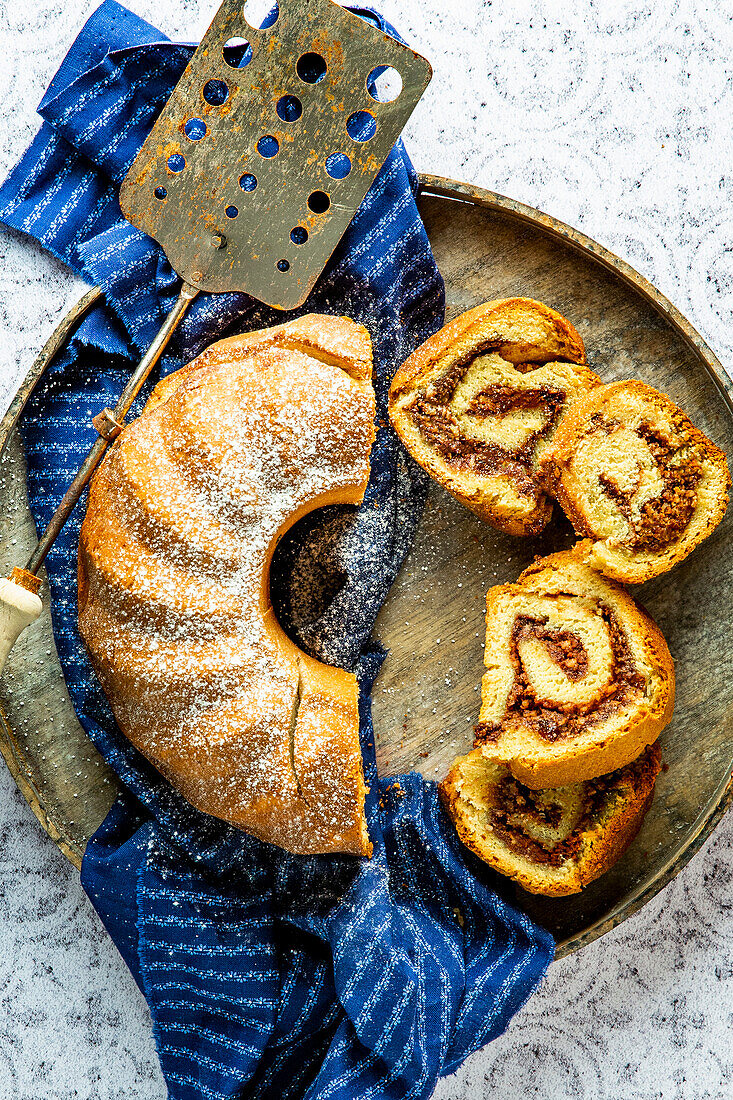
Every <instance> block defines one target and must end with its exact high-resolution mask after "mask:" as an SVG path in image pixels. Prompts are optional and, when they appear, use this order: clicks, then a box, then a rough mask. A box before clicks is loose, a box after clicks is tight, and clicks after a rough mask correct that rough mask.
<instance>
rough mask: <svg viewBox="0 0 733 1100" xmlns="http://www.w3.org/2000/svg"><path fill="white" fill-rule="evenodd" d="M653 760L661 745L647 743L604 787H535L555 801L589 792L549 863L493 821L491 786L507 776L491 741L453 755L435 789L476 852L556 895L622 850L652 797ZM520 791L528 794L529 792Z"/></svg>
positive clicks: (538, 890)
mask: <svg viewBox="0 0 733 1100" xmlns="http://www.w3.org/2000/svg"><path fill="white" fill-rule="evenodd" d="M660 766H661V753H660V750H659V746H658V745H657V744H654V745H651V746H649V747H648V748H647V749H646V750H645V751H644V753H643V754H642V755H641V756H640V757H639V759H637V760H636V761H634V762H632V763H631V764H628V765H627V766H626V767H625V768H623V769H621V770H620V771H619V772H616V773H615V774H613V775H611V776H608V777H606V779H605V783H604V786H603V789H601V790H598V787H597V785H596V791H595V793H593V794H590V795H588V794H586V790H587V788H588V786H589V785H588V784H586V783H581V784H579V785H577V786H575V787H565V788H562V789H561V790H559V791H557V792H556V791H553V790H544V791H542V792H541V793H542V795H543V796H544V798H545V799H546V800H547V801H548V802H550V803H552V800H553V797H554V796H555V797H557V798H558V800H559V801H560V802H563V801H567V800H569V799H572V798H576V799H580V800H581V801H582V800H583V799H588V800H589V801H590V800H595V804H594V805H593V812H592V814H591V815H589V816H586V817H585V818H582V819H581V820H580V822H579V823H578V825H577V826H575V827H573V828H572V829H570V830H569V832H568V838H570V840H571V841H574V845H573V846H572V847H571V848H570V851H569V852H568V854H567V856H566V857H565V858H564V859H561V860H558V861H557V865H555V866H552V865H550V864H548V863H544V862H535V861H534V860H533V859H532V858H530V857H529V856H528V855H527V854H522V852H521V847H520V848H519V849H518V850H517V849H516V848H513V847H512V846H511V845H510V844H509V843H507V841H506V839H505V838H504V836H503V835H502V832H501V829H500V828H498V827H497V822H496V819H495V818H494V817H493V812H494V811H493V809H492V805H494V806H495V805H496V800H495V798H494V797H493V796H492V791H494V790H495V789H496V788H497V786H498V784H500V783H501V782H502V781H504V780H505V779H506V776H507V775H508V769H507V767H506V765H504V764H502V763H501V762H497V761H496V760H495V759H494V758H493V756H492V749H491V746H488V745H484V746H479V747H478V748H476V749H474V750H473V752H471V753H469V754H468V755H467V756H464V757H460V758H459V759H458V760H456V761H455V763H454V765H453V767H452V768H451V771H450V772H449V774H448V776H447V777H446V778H445V780H444V781H443V782H442V783H441V785H440V796H441V801H442V803H443V805H444V807H445V809H446V811H447V813H448V815H449V816H450V818H451V820H452V821H453V823H454V825H455V827H456V831H457V833H458V836H459V837H460V839H461V841H462V842H463V844H465V845H466V847H467V848H469V849H470V850H471V851H472V852H474V853H475V855H477V856H478V857H479V858H480V859H482V860H484V862H486V863H488V864H489V866H491V867H493V868H494V869H495V870H496V871H499V872H500V873H501V874H503V875H506V876H507V877H508V878H511V879H513V880H514V881H515V882H516V883H517V884H518V885H519V886H521V887H523V889H525V890H527V891H528V892H530V893H533V894H544V895H545V896H548V897H561V896H564V895H567V894H575V893H578V892H579V891H580V890H582V889H583V887H585V886H587V885H588V884H589V883H590V882H593V881H594V880H595V879H597V878H598V877H599V876H600V875H602V874H604V873H605V872H606V871H607V870H609V868H610V867H611V866H613V864H614V863H616V861H617V860H618V859H619V858H620V857H621V856H622V855H623V853H624V852H625V851H626V849H627V848H628V846H629V844H630V843H631V842H632V840H633V839H634V837H635V836H636V834H637V832H638V831H639V829H640V827H641V824H642V822H643V820H644V815H645V814H646V812H647V810H648V808H649V806H650V805H651V802H652V799H653V796H654V784H655V782H656V778H657V775H658V774H659V770H660ZM538 793H539V792H538ZM525 795H526V798H527V799H531V797H532V792H531V791H526V792H525ZM566 843H567V841H566ZM573 847H574V848H575V849H576V850H575V851H573ZM550 850H551V849H550Z"/></svg>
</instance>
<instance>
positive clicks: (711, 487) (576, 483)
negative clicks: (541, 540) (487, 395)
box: [543, 382, 730, 584]
mask: <svg viewBox="0 0 733 1100" xmlns="http://www.w3.org/2000/svg"><path fill="white" fill-rule="evenodd" d="M543 468H544V474H545V480H546V484H547V486H548V488H549V489H550V490H551V492H552V493H553V494H554V495H555V496H556V497H557V499H558V501H559V502H560V504H561V505H562V507H563V509H564V510H565V512H566V513H567V515H568V517H569V519H570V521H571V523H572V524H573V526H574V527H575V530H576V531H577V532H578V534H580V535H586V536H588V537H589V538H590V539H591V540H592V542H591V544H589V546H588V551H589V553H588V560H589V562H590V564H591V565H593V566H595V568H596V569H600V570H601V571H602V572H604V573H605V574H606V575H607V576H609V577H613V578H614V579H615V580H619V581H624V582H625V583H630V584H640V583H642V582H643V581H647V580H650V579H651V578H652V577H656V576H658V575H659V574H660V573H666V572H667V571H668V570H669V569H671V568H672V567H673V566H674V565H676V564H677V563H678V562H680V561H682V560H683V559H684V558H686V557H687V555H688V554H689V553H690V552H691V551H692V550H693V549H694V548H695V547H696V546H697V545H698V544H699V543H701V542H702V541H703V539H705V538H707V536H708V535H709V534H710V533H711V532H712V531H714V530H715V528H716V527H717V526H718V524H719V523H720V521H721V519H722V518H723V515H724V514H725V510H726V507H727V504H728V493H729V490H730V473H729V471H728V463H727V461H726V457H725V455H724V454H723V452H722V451H721V450H719V449H718V448H717V447H716V446H715V445H714V444H713V443H711V442H710V440H709V439H708V438H707V436H705V435H703V433H702V432H701V431H699V430H698V429H697V428H696V427H695V426H694V424H692V423H691V421H690V420H689V419H688V417H687V416H686V415H685V413H684V412H682V410H681V409H680V408H678V407H677V405H675V403H674V401H672V400H671V399H670V398H669V397H667V396H666V395H665V394H663V393H659V392H658V391H657V390H655V389H652V387H651V386H647V385H645V383H643V382H614V383H612V384H611V385H608V386H598V387H596V388H595V389H594V390H592V391H590V392H587V393H584V394H581V395H579V399H578V400H577V401H576V402H575V403H574V404H573V406H572V408H571V409H570V410H569V411H568V414H567V416H565V417H564V418H563V421H562V423H561V424H560V425H559V426H558V429H557V432H556V434H555V437H554V439H553V442H552V444H551V446H550V447H549V448H548V449H547V450H546V452H545V454H544V455H543Z"/></svg>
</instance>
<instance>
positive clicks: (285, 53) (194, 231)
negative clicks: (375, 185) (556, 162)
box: [120, 0, 432, 309]
mask: <svg viewBox="0 0 733 1100" xmlns="http://www.w3.org/2000/svg"><path fill="white" fill-rule="evenodd" d="M276 10H277V18H276V19H274V20H273V21H271V20H270V19H267V20H265V25H264V26H262V27H260V28H253V27H251V26H249V25H248V23H247V22H246V19H245V16H244V14H243V7H242V2H241V0H225V2H224V3H223V4H222V6H221V7H220V8H219V11H218V12H217V14H216V16H215V18H214V21H213V23H212V24H211V26H210V27H209V29H208V31H207V32H206V35H205V37H204V39H203V41H202V42H201V45H200V46H199V48H198V49H197V50H196V52H195V54H194V55H193V57H192V58H191V61H190V62H189V64H188V67H187V68H186V71H185V72H184V74H183V76H182V77H181V79H180V81H179V82H178V84H177V85H176V88H175V90H174V92H173V94H172V95H171V97H170V99H169V100H168V103H167V104H166V106H165V107H164V108H163V111H162V113H161V115H160V116H159V118H158V120H157V122H156V124H155V126H154V127H153V129H152V131H151V133H150V135H149V136H148V138H147V140H146V141H145V144H144V145H143V147H142V149H141V150H140V153H139V154H138V156H137V157H136V159H135V161H134V163H133V165H132V167H131V168H130V171H129V173H128V175H127V177H126V179H125V181H124V183H123V185H122V189H121V192H120V204H121V206H122V211H123V213H124V215H125V217H126V218H127V219H128V220H129V221H130V222H132V224H133V225H136V226H137V227H138V228H139V229H142V230H144V231H145V232H146V233H148V234H149V235H150V236H151V237H154V238H155V239H156V240H157V241H158V242H159V243H160V244H161V245H162V246H163V249H164V250H165V253H166V255H167V257H168V259H169V260H170V262H171V264H172V266H173V267H174V268H175V270H176V271H177V272H178V274H179V275H181V276H182V278H183V279H184V280H185V281H186V282H187V283H189V284H190V285H191V286H194V287H196V288H198V289H200V290H206V291H212V292H219V291H231V290H239V291H246V292H247V293H249V294H251V295H253V296H254V297H255V298H258V299H259V300H260V301H263V302H266V303H267V304H268V305H270V306H276V307H280V308H283V309H292V308H294V307H296V306H299V305H302V304H303V302H304V301H305V299H306V297H307V296H308V292H309V291H310V290H311V288H312V286H313V284H314V283H315V281H316V279H317V278H318V276H319V275H320V274H321V272H322V271H323V268H324V267H325V265H326V263H327V261H328V258H329V256H330V255H331V253H332V252H333V250H334V248H335V247H336V245H337V244H338V241H339V240H340V238H341V236H342V235H343V233H344V230H345V229H346V227H347V226H348V224H349V222H350V221H351V219H352V217H353V216H354V213H355V212H356V210H357V208H358V207H359V205H360V203H361V202H362V200H363V198H364V196H365V195H366V193H367V190H368V189H369V186H370V185H371V183H372V181H373V180H374V177H375V176H376V174H377V172H378V171H379V169H380V167H381V166H382V164H383V163H384V161H385V159H386V157H387V155H388V153H389V151H390V149H391V148H392V146H393V145H394V143H395V141H396V140H397V138H398V136H399V134H400V132H401V130H402V129H403V127H404V125H405V123H406V122H407V119H408V118H409V116H410V114H411V113H412V111H413V109H414V107H415V105H416V103H417V101H418V100H419V98H420V96H421V95H422V93H423V92H424V90H425V88H426V87H427V85H428V83H429V81H430V77H431V73H432V71H431V68H430V65H429V63H428V62H427V61H426V60H425V58H423V57H421V56H420V55H419V54H416V53H415V52H414V51H413V50H411V49H409V48H408V47H406V46H403V45H402V44H401V43H400V42H397V41H396V40H395V39H394V38H391V37H389V35H386V34H384V33H383V32H382V31H381V30H379V28H378V27H376V26H373V25H372V24H371V23H368V22H366V20H364V19H361V18H359V17H358V16H356V15H352V14H351V12H348V11H345V10H344V9H343V8H341V7H340V6H339V5H338V4H336V3H334V2H333V0H282V3H281V4H280V5H279V9H276ZM385 70H386V73H389V76H391V77H392V83H391V84H390V82H389V80H388V79H387V76H386V73H385ZM400 84H401V87H400ZM395 91H396V92H397V93H398V94H396V95H394V93H395ZM393 96H394V98H392V97H393Z"/></svg>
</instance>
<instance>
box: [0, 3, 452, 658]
mask: <svg viewBox="0 0 733 1100" xmlns="http://www.w3.org/2000/svg"><path fill="white" fill-rule="evenodd" d="M247 10H248V5H247V4H245V5H244V6H243V0H224V3H223V4H222V5H221V7H220V8H219V10H218V12H217V13H216V15H215V16H214V20H213V22H212V24H211V26H210V27H209V29H208V31H207V32H206V34H205V36H204V38H203V40H202V42H201V44H200V45H199V47H198V48H197V50H196V51H195V53H194V54H193V56H192V58H191V60H190V61H189V63H188V66H187V67H186V70H185V71H184V73H183V75H182V76H181V78H180V80H179V81H178V83H177V84H176V87H175V88H174V89H173V92H172V94H171V96H170V98H169V100H168V102H167V104H166V106H165V107H164V108H163V110H162V112H161V114H160V115H159V117H158V120H157V122H156V123H155V125H154V126H153V129H152V130H151V132H150V134H149V135H148V137H147V139H146V140H145V142H144V144H143V146H142V148H141V150H140V152H139V153H138V155H137V157H136V158H135V160H134V161H133V164H132V166H131V168H130V170H129V172H128V174H127V176H126V177H125V179H124V181H123V183H122V187H121V190H120V206H121V208H122V212H123V214H124V215H125V217H126V218H127V219H128V221H130V222H131V223H132V224H133V225H134V226H136V227H137V228H138V229H142V230H143V231H144V232H146V233H148V234H149V235H150V236H151V237H154V238H155V240H156V241H158V243H159V244H160V245H161V246H162V248H163V250H164V252H165V254H166V256H167V257H168V259H169V260H170V263H171V265H172V266H173V268H174V270H175V271H176V272H177V273H178V274H179V275H180V276H181V279H182V286H181V290H180V293H179V296H178V299H177V301H176V303H175V305H174V306H173V308H172V309H171V311H170V313H169V314H168V316H167V317H166V318H165V320H164V322H163V324H162V326H161V328H160V331H159V332H158V334H157V336H156V337H155V339H154V340H153V342H152V344H151V345H150V347H149V348H148V350H147V352H146V354H145V355H144V357H143V358H142V360H141V361H140V363H139V364H138V366H137V367H136V369H135V370H134V372H133V373H132V374H131V376H130V378H129V380H128V382H127V384H126V386H125V388H124V389H123V391H122V394H121V395H120V398H119V400H118V402H117V404H116V406H115V408H114V409H109V408H107V409H103V410H102V411H101V412H100V413H98V414H97V416H95V417H94V419H93V424H94V426H95V428H96V429H97V432H98V439H97V440H96V441H95V443H94V444H93V446H92V448H91V450H90V452H89V454H88V455H87V457H86V459H85V461H84V463H83V464H82V466H81V468H80V469H79V472H78V473H77V475H76V477H75V478H74V480H73V481H72V483H71V485H70V486H69V488H68V490H67V491H66V494H65V495H64V498H63V500H62V501H61V503H60V505H59V507H58V508H57V510H56V512H55V513H54V515H53V517H52V518H51V521H50V523H49V525H48V527H47V528H46V530H45V532H44V533H43V535H42V536H41V538H40V540H39V542H38V545H37V547H36V549H35V550H34V552H33V554H32V555H31V557H30V559H29V560H28V562H27V564H26V566H25V568H24V569H20V568H16V569H14V570H13V572H12V574H11V576H10V578H9V579H7V580H0V671H2V668H3V667H4V664H5V661H6V659H7V656H8V653H9V652H10V650H11V648H12V646H13V645H14V643H15V641H16V639H17V637H18V635H19V634H20V632H21V631H22V630H23V629H24V628H25V627H26V626H27V625H29V623H31V622H33V621H34V619H35V618H37V617H38V615H39V614H40V612H41V606H42V605H41V601H40V598H39V596H38V591H39V589H40V580H39V578H38V576H37V574H38V571H39V569H40V568H41V565H42V564H43V562H44V560H45V558H46V555H47V554H48V552H49V550H50V548H51V546H52V545H53V542H54V540H55V539H56V537H57V535H58V534H59V532H60V530H61V528H62V527H63V526H64V524H65V523H66V520H67V519H68V518H69V516H70V515H71V513H72V511H73V510H74V507H75V506H76V504H77V502H78V500H79V498H80V497H81V495H82V493H83V491H84V489H85V487H86V485H87V484H88V482H89V480H90V478H91V477H92V474H93V473H94V470H95V469H96V467H97V466H98V465H99V462H100V461H101V459H102V457H103V455H104V452H105V450H106V449H107V446H108V445H109V443H110V442H111V441H112V440H114V439H115V438H116V437H117V436H118V435H119V434H120V432H121V430H122V427H123V425H124V421H125V417H126V416H127V414H128V412H129V411H130V408H131V407H132V404H133V402H134V401H135V398H136V397H137V395H138V394H139V392H140V390H141V389H142V387H143V385H144V383H145V381H146V379H147V377H148V375H149V374H150V372H151V370H152V369H153V367H154V366H155V364H156V363H157V362H158V360H159V359H160V357H161V355H162V354H163V351H164V350H165V347H166V345H167V344H168V342H169V340H170V338H171V336H172V335H173V333H174V331H175V329H176V327H177V326H178V324H179V322H180V321H181V319H182V318H183V316H184V314H185V313H186V310H187V309H188V307H189V305H190V303H191V302H192V301H193V300H194V299H195V298H196V296H197V295H198V293H199V292H200V291H207V292H210V293H221V292H224V291H241V292H245V293H247V294H250V295H252V296H253V297H254V298H257V299H259V300H260V301H262V302H265V303H266V304H267V305H269V306H274V307H276V308H279V309H294V308H296V307H297V306H300V305H302V304H303V302H304V301H305V300H306V298H307V296H308V294H309V292H310V290H311V289H312V287H313V285H314V283H315V282H316V280H317V278H318V276H319V275H320V274H321V272H322V271H323V269H324V267H325V266H326V263H327V262H328V259H329V257H330V256H331V253H332V252H333V250H334V249H335V247H336V245H337V244H338V242H339V240H340V239H341V237H342V235H343V233H344V231H345V229H346V227H347V226H348V224H349V222H350V221H351V219H352V217H353V216H354V214H355V212H356V210H357V208H358V207H359V205H360V204H361V202H362V200H363V199H364V196H365V195H366V193H367V191H368V189H369V186H370V185H371V183H372V182H373V180H374V178H375V176H376V175H377V172H378V171H379V169H380V168H381V166H382V164H383V163H384V161H385V160H386V158H387V155H388V153H389V151H390V149H391V148H392V146H393V145H394V143H395V141H396V140H397V138H398V136H399V134H400V132H401V131H402V129H403V127H404V125H405V123H406V122H407V119H408V118H409V117H410V115H411V113H412V111H413V110H414V108H415V105H416V104H417V102H418V100H419V99H420V97H421V95H422V93H423V92H424V91H425V88H426V87H427V85H428V83H429V82H430V78H431V75H432V70H431V68H430V64H429V63H428V61H427V60H426V59H425V58H424V57H421V56H420V55H419V54H417V53H415V52H414V50H411V49H409V48H408V47H407V46H404V45H402V44H401V43H400V42H397V41H396V40H395V39H394V38H391V37H390V36H389V35H387V34H385V33H384V32H383V31H381V30H380V29H379V28H378V27H377V26H374V25H373V24H371V23H369V22H368V21H367V20H365V19H362V18H360V17H358V16H356V15H353V14H352V13H351V12H348V11H345V10H344V9H343V8H342V7H340V6H339V5H338V4H337V3H335V2H334V0H280V3H279V4H276V5H274V7H273V9H272V11H271V12H270V14H269V15H268V16H267V17H266V18H265V19H263V20H261V21H260V25H259V26H252V25H251V23H250V22H248V21H247V17H246V13H247Z"/></svg>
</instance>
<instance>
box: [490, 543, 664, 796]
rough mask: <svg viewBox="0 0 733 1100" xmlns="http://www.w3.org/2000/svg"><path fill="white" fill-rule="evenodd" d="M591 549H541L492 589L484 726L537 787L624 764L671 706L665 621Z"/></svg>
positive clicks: (494, 746) (501, 756) (500, 751)
mask: <svg viewBox="0 0 733 1100" xmlns="http://www.w3.org/2000/svg"><path fill="white" fill-rule="evenodd" d="M584 559H585V551H584V546H583V544H582V543H581V544H578V545H577V546H575V547H574V548H573V549H572V550H566V551H563V552H562V553H559V554H552V555H550V556H549V557H546V558H540V559H538V560H537V561H536V562H535V563H534V564H533V565H531V566H530V567H529V568H528V569H525V571H524V572H523V573H522V574H521V575H520V577H519V580H518V581H517V583H516V584H505V585H499V586H497V587H495V588H492V589H490V590H489V592H488V594H487V597H486V644H485V648H484V663H485V665H486V672H485V674H484V677H483V681H482V685H481V712H480V715H479V723H478V725H477V726H476V737H477V740H478V741H480V742H483V743H485V744H487V745H490V746H491V751H492V754H493V757H494V758H495V759H496V760H497V761H500V762H503V763H505V764H506V765H507V766H508V768H509V770H510V771H511V772H512V774H513V775H514V776H515V778H517V779H519V780H520V782H522V783H524V784H526V785H527V786H528V787H532V788H535V789H537V788H542V787H564V786H567V785H569V784H572V783H577V782H580V781H582V780H586V779H593V778H594V777H595V776H597V775H605V774H606V773H608V772H611V771H614V770H615V769H617V768H622V767H624V766H625V765H626V764H628V763H630V762H631V761H632V760H635V759H636V758H637V757H638V756H639V754H640V753H641V752H642V750H643V749H644V748H645V747H646V746H647V745H649V744H651V743H652V742H653V741H655V740H656V738H657V737H658V736H659V734H660V732H661V731H662V730H663V729H664V727H665V726H666V725H667V723H668V722H669V721H670V719H671V717H672V710H673V707H674V665H673V662H672V658H671V656H670V653H669V649H668V648H667V643H666V642H665V640H664V636H663V635H662V632H661V631H660V629H659V627H658V626H657V625H656V623H654V621H653V620H652V619H651V618H650V616H649V615H647V613H646V612H645V611H644V610H643V609H642V608H641V607H640V606H639V605H638V604H637V603H636V602H635V600H633V599H632V597H631V596H630V595H629V593H628V592H627V591H626V590H625V589H624V588H622V587H621V585H619V584H615V583H614V582H613V581H610V580H608V578H607V577H604V576H603V575H602V574H600V573H597V572H596V571H595V570H594V569H591V568H590V566H589V565H588V564H587V563H586V561H585V560H584Z"/></svg>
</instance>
